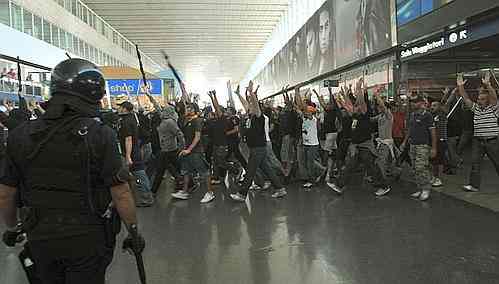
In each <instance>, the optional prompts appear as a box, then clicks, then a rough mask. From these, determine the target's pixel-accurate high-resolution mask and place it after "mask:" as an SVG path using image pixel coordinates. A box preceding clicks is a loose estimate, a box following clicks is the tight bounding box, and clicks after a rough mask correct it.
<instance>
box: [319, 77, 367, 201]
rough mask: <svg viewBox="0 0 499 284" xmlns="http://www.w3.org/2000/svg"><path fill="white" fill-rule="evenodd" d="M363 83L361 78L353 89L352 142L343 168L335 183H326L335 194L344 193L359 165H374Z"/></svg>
mask: <svg viewBox="0 0 499 284" xmlns="http://www.w3.org/2000/svg"><path fill="white" fill-rule="evenodd" d="M363 83H364V80H363V79H362V78H361V79H360V80H358V81H357V84H356V88H355V95H356V102H355V105H354V106H353V113H352V124H351V137H352V138H351V139H352V140H351V144H350V146H348V152H347V156H346V159H345V168H344V170H342V171H341V172H340V174H339V177H338V179H337V180H336V182H335V183H333V182H328V183H327V185H328V186H329V187H330V188H331V189H332V190H333V191H335V192H336V193H337V194H342V193H343V192H344V190H345V187H346V185H347V184H348V183H349V182H350V180H351V178H352V177H353V173H354V171H355V170H356V169H357V167H358V165H359V164H361V163H362V164H363V165H364V166H365V167H366V168H367V169H366V170H368V169H369V167H372V166H373V164H374V157H375V155H374V153H375V149H374V143H373V140H372V136H371V133H372V130H371V119H370V117H369V112H368V107H367V103H366V99H365V94H364V87H363ZM347 97H348V95H347ZM345 126H346V125H345Z"/></svg>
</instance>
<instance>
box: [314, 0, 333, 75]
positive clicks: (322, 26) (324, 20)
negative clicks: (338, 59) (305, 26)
mask: <svg viewBox="0 0 499 284" xmlns="http://www.w3.org/2000/svg"><path fill="white" fill-rule="evenodd" d="M332 7H333V5H331V2H330V1H327V2H326V3H324V5H322V7H321V8H320V9H319V11H318V12H317V17H318V25H319V28H318V36H319V51H320V56H319V57H320V59H319V71H318V74H323V73H325V72H328V71H331V70H334V69H335V64H334V62H335V60H334V57H335V56H334V30H335V29H334V21H333V17H332V16H333V8H332Z"/></svg>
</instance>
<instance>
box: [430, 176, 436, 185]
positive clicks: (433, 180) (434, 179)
mask: <svg viewBox="0 0 499 284" xmlns="http://www.w3.org/2000/svg"><path fill="white" fill-rule="evenodd" d="M436 180H437V178H436V177H434V176H432V177H431V180H430V183H431V184H433V183H434V182H435V181H436Z"/></svg>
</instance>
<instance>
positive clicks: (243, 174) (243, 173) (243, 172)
mask: <svg viewBox="0 0 499 284" xmlns="http://www.w3.org/2000/svg"><path fill="white" fill-rule="evenodd" d="M245 176H246V170H245V169H244V168H242V172H241V174H240V175H239V179H238V181H240V182H242V181H243V180H244V177H245Z"/></svg>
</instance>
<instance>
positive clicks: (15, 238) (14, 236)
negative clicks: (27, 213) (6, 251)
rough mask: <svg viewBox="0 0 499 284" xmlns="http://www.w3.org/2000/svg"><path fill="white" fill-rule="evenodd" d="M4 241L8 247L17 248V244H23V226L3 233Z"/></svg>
mask: <svg viewBox="0 0 499 284" xmlns="http://www.w3.org/2000/svg"><path fill="white" fill-rule="evenodd" d="M2 241H3V242H4V244H5V245H6V246H8V247H15V246H16V243H18V242H22V241H23V239H22V231H21V226H20V225H17V226H16V227H14V228H11V229H7V231H5V232H4V233H3V236H2Z"/></svg>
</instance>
